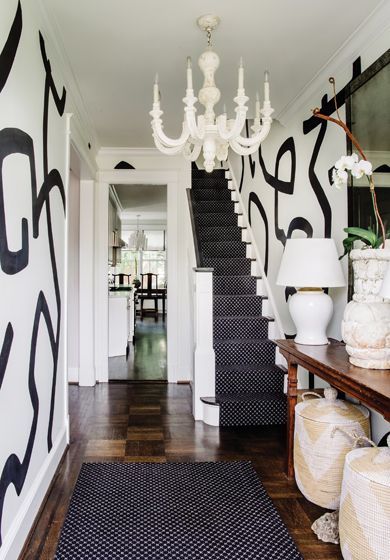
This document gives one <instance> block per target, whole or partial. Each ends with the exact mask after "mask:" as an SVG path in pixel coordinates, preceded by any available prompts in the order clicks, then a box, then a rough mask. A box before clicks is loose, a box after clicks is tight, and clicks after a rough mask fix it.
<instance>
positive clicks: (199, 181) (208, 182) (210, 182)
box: [192, 177, 228, 189]
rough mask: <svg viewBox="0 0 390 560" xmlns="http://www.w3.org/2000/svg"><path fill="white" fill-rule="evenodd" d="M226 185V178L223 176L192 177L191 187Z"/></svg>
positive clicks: (201, 187) (223, 186)
mask: <svg viewBox="0 0 390 560" xmlns="http://www.w3.org/2000/svg"><path fill="white" fill-rule="evenodd" d="M227 186H228V180H227V179H225V178H223V177H197V178H193V179H192V188H193V189H218V188H222V189H223V188H226V187H227Z"/></svg>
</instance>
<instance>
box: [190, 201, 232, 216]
mask: <svg viewBox="0 0 390 560" xmlns="http://www.w3.org/2000/svg"><path fill="white" fill-rule="evenodd" d="M235 204H236V202H234V201H233V200H198V201H196V202H195V205H194V206H195V207H194V210H195V214H196V215H197V214H223V213H225V212H226V214H230V213H232V212H234V206H235Z"/></svg>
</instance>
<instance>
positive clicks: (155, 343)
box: [108, 316, 167, 382]
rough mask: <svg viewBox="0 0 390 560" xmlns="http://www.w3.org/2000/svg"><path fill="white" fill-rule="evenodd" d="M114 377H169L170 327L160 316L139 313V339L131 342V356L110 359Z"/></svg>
mask: <svg viewBox="0 0 390 560" xmlns="http://www.w3.org/2000/svg"><path fill="white" fill-rule="evenodd" d="M108 377H109V380H110V381H141V382H142V381H166V380H167V327H166V323H165V321H163V320H162V318H161V316H159V318H158V321H157V322H155V320H154V318H153V317H144V320H143V321H141V320H140V319H139V317H137V325H136V330H135V343H134V344H129V356H128V357H127V358H126V356H115V357H113V358H109V360H108Z"/></svg>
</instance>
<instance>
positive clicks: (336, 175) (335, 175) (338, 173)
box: [332, 169, 348, 189]
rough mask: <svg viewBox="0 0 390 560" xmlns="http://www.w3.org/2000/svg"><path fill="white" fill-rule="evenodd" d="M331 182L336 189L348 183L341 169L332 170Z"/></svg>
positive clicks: (345, 173) (346, 175)
mask: <svg viewBox="0 0 390 560" xmlns="http://www.w3.org/2000/svg"><path fill="white" fill-rule="evenodd" d="M332 181H333V184H334V186H335V187H336V189H341V187H343V186H344V185H346V184H347V181H348V173H347V172H346V171H344V170H343V169H333V171H332Z"/></svg>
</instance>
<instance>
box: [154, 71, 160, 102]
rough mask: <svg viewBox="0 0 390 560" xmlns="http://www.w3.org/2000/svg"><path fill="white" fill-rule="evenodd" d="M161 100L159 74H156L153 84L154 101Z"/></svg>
mask: <svg viewBox="0 0 390 560" xmlns="http://www.w3.org/2000/svg"><path fill="white" fill-rule="evenodd" d="M159 101H160V93H159V91H158V74H156V77H155V79H154V85H153V102H154V103H158V102H159Z"/></svg>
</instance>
